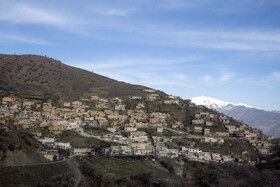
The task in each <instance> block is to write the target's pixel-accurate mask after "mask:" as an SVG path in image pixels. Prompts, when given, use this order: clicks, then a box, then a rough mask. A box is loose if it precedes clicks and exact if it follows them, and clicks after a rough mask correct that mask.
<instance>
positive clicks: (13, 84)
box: [0, 54, 145, 101]
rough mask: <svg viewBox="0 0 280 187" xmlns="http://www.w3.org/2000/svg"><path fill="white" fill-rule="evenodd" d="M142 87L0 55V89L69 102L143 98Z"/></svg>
mask: <svg viewBox="0 0 280 187" xmlns="http://www.w3.org/2000/svg"><path fill="white" fill-rule="evenodd" d="M144 88H145V87H143V86H137V85H131V84H127V83H124V82H118V81H115V80H113V79H110V78H106V77H103V76H101V75H98V74H95V73H92V72H89V71H86V70H82V69H79V68H74V67H71V66H68V65H65V64H63V63H61V62H60V61H57V60H54V59H52V58H48V57H44V56H37V55H4V54H0V89H1V90H6V91H14V92H17V93H21V94H26V95H32V96H34V95H37V96H43V97H48V96H51V97H54V98H56V99H58V98H59V99H60V100H61V101H62V100H63V101H65V100H67V101H72V100H75V99H79V98H81V97H86V96H88V95H99V96H102V97H106V98H107V97H116V96H118V97H122V96H130V95H143V89H144Z"/></svg>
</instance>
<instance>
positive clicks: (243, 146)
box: [194, 139, 258, 155]
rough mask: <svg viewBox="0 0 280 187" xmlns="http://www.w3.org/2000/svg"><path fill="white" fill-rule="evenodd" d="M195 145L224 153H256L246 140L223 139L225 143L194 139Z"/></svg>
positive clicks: (206, 149)
mask: <svg viewBox="0 0 280 187" xmlns="http://www.w3.org/2000/svg"><path fill="white" fill-rule="evenodd" d="M194 142H195V147H196V148H200V149H202V150H203V151H205V152H213V153H221V154H224V155H242V153H243V152H245V151H247V152H250V153H254V154H255V155H257V154H258V152H257V151H256V149H255V148H254V147H253V146H252V145H250V144H248V143H247V141H246V140H237V139H225V143H223V144H218V143H205V142H201V141H200V140H197V139H195V140H194Z"/></svg>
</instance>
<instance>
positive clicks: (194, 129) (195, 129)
mask: <svg viewBox="0 0 280 187" xmlns="http://www.w3.org/2000/svg"><path fill="white" fill-rule="evenodd" d="M193 131H194V132H202V127H199V126H194V128H193Z"/></svg>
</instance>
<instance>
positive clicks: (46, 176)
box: [0, 162, 75, 186]
mask: <svg viewBox="0 0 280 187" xmlns="http://www.w3.org/2000/svg"><path fill="white" fill-rule="evenodd" d="M74 182H75V181H74V180H73V173H72V171H71V168H70V167H69V165H68V164H67V163H65V162H64V163H57V164H50V165H38V166H24V167H22V166H21V167H0V186H69V185H73V184H74Z"/></svg>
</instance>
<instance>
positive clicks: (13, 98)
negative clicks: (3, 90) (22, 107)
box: [2, 96, 16, 102]
mask: <svg viewBox="0 0 280 187" xmlns="http://www.w3.org/2000/svg"><path fill="white" fill-rule="evenodd" d="M15 101H16V97H12V96H10V97H3V99H2V102H15Z"/></svg>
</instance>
